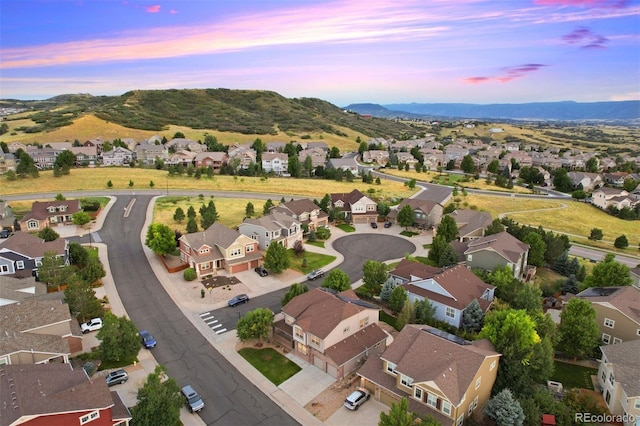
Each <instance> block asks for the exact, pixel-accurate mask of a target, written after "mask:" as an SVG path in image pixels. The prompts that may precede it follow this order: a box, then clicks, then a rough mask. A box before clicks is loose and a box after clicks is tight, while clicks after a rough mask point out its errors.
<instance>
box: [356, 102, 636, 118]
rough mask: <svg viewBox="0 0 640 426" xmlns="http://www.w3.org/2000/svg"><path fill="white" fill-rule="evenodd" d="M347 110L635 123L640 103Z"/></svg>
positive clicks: (424, 105) (392, 106) (378, 114)
mask: <svg viewBox="0 0 640 426" xmlns="http://www.w3.org/2000/svg"><path fill="white" fill-rule="evenodd" d="M344 109H346V110H349V111H353V112H357V113H359V114H369V115H372V116H374V117H385V118H390V117H407V118H469V119H493V120H495V119H501V120H561V121H574V120H578V121H596V120H604V121H618V120H622V121H634V120H640V100H637V101H619V102H585V103H579V102H573V101H565V102H534V103H524V104H488V105H481V104H462V103H451V104H448V103H434V104H431V103H428V104H427V103H409V104H386V105H378V104H351V105H348V106H346V107H344Z"/></svg>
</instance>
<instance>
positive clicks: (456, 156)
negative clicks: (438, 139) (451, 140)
mask: <svg viewBox="0 0 640 426" xmlns="http://www.w3.org/2000/svg"><path fill="white" fill-rule="evenodd" d="M444 155H445V158H446V160H447V161H451V160H454V161H456V162H457V161H459V160H462V158H463V157H464V156H465V155H469V149H467V148H465V147H463V146H460V145H455V144H451V145H447V146H445V147H444Z"/></svg>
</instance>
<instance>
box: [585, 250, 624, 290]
mask: <svg viewBox="0 0 640 426" xmlns="http://www.w3.org/2000/svg"><path fill="white" fill-rule="evenodd" d="M614 259H615V256H614V255H613V254H611V253H608V254H607V255H606V256H605V257H604V259H603V260H602V261H601V262H598V263H596V265H595V266H594V267H593V269H592V270H591V275H589V276H587V277H586V278H585V280H584V282H585V284H586V285H587V287H613V286H624V285H631V284H632V283H633V280H632V279H631V273H630V271H629V267H628V266H627V265H625V264H623V263H620V262H616V261H615V260H614Z"/></svg>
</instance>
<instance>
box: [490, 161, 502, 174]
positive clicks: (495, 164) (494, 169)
mask: <svg viewBox="0 0 640 426" xmlns="http://www.w3.org/2000/svg"><path fill="white" fill-rule="evenodd" d="M487 171H488V172H489V173H493V174H497V173H498V172H499V171H500V161H499V160H491V162H490V163H489V165H488V166H487Z"/></svg>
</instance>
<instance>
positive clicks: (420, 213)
mask: <svg viewBox="0 0 640 426" xmlns="http://www.w3.org/2000/svg"><path fill="white" fill-rule="evenodd" d="M407 205H408V206H411V209H412V210H413V223H414V226H416V227H418V228H423V229H427V228H430V227H434V226H436V225H438V224H439V223H440V220H441V219H442V211H443V207H442V205H441V204H439V203H437V202H435V201H432V200H427V199H424V198H405V199H404V200H402V201H401V202H400V204H398V206H397V207H396V208H393V209H391V211H390V212H389V216H388V217H389V219H390V220H392V221H394V222H395V223H397V222H398V213H399V212H400V210H402V208H403V207H404V206H407Z"/></svg>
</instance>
